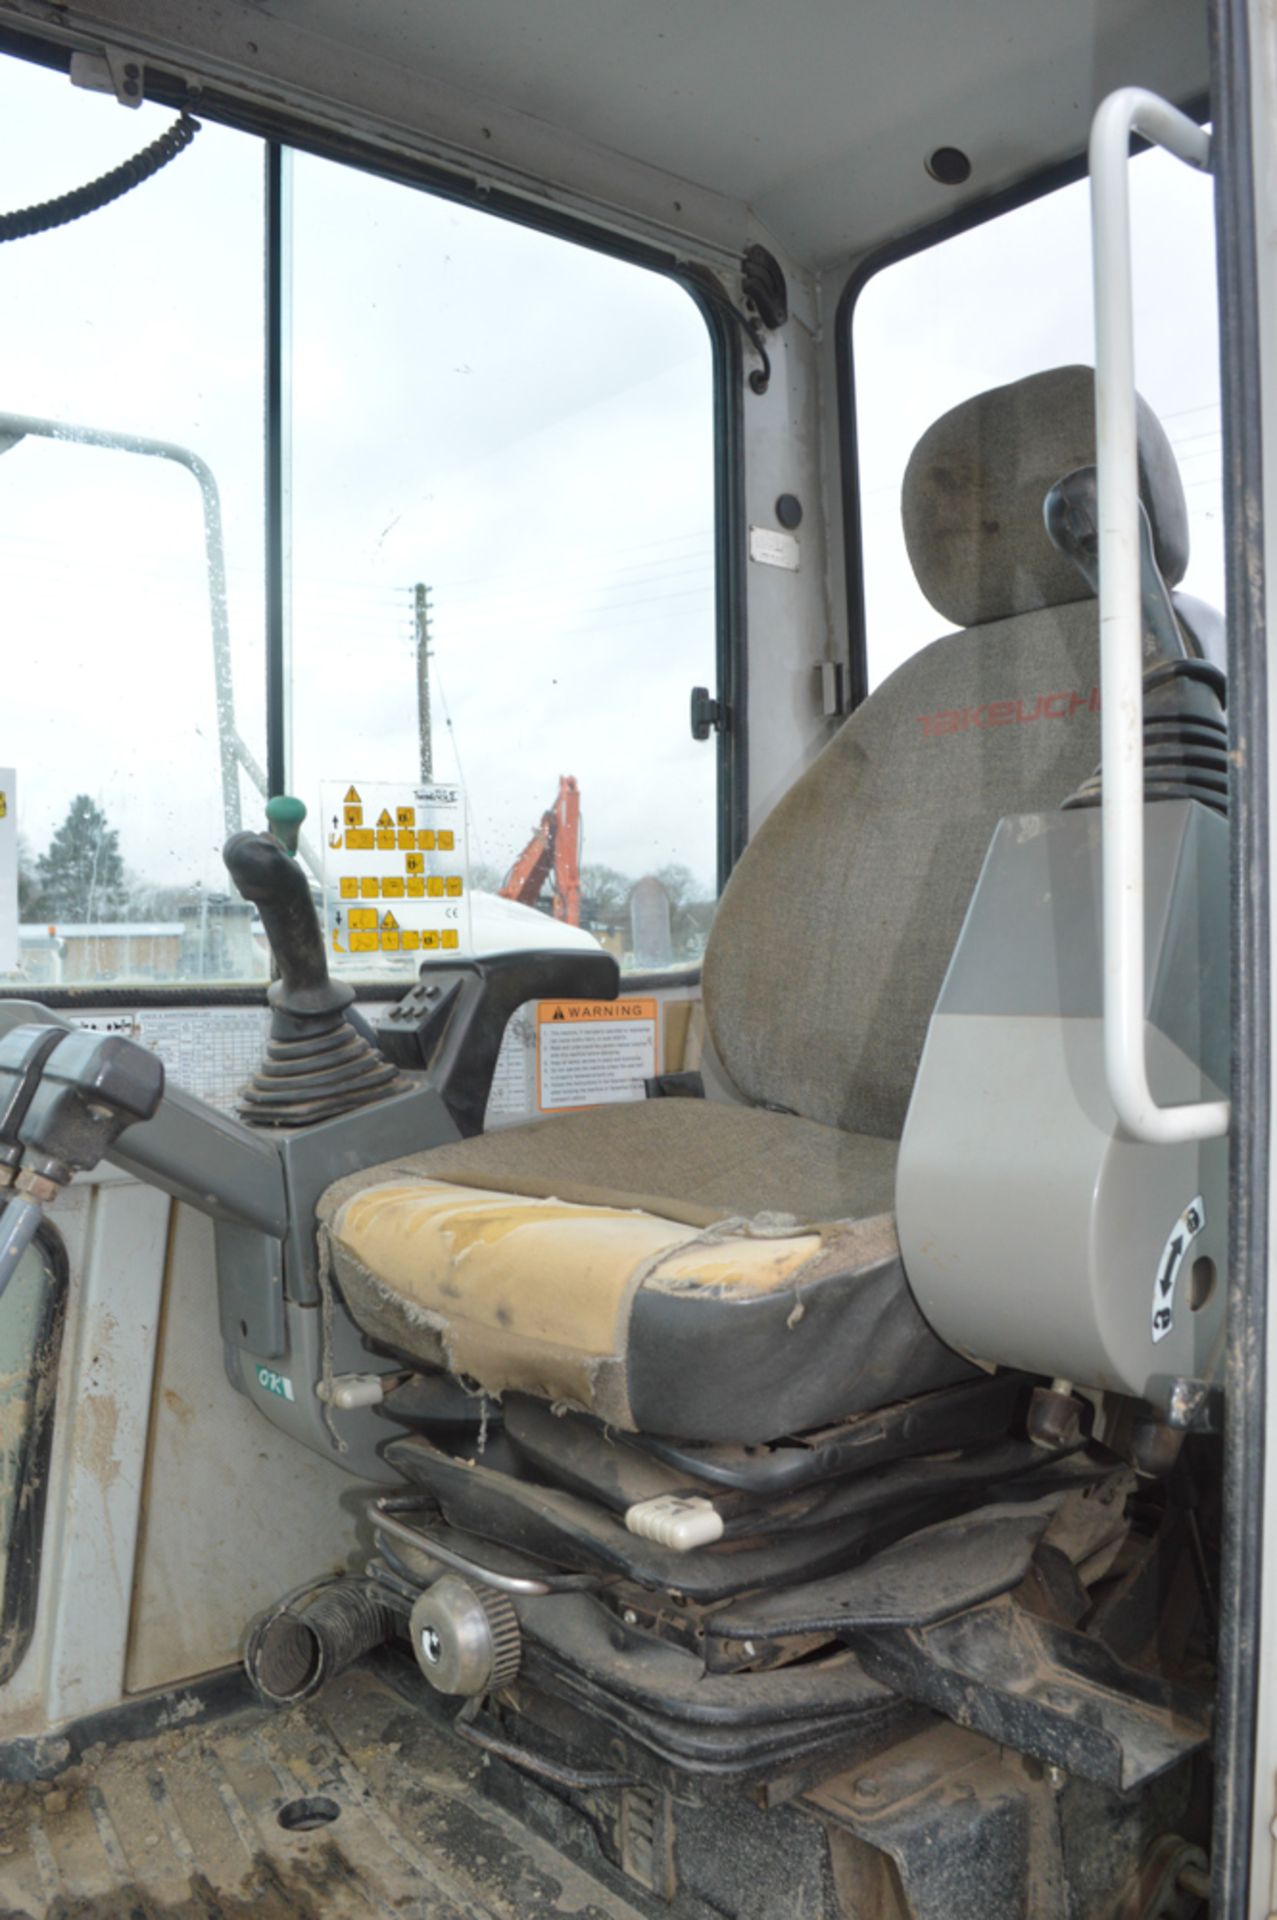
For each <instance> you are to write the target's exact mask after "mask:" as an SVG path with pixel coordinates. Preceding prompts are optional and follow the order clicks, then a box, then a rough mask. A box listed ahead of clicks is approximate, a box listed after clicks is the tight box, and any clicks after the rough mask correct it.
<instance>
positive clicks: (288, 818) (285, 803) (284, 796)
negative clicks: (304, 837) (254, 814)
mask: <svg viewBox="0 0 1277 1920" xmlns="http://www.w3.org/2000/svg"><path fill="white" fill-rule="evenodd" d="M305 818H306V802H305V801H304V800H298V799H297V798H296V797H295V795H293V794H291V793H277V794H274V795H272V797H271V798H270V799H269V800H268V801H267V802H266V822H267V825H268V826H269V828H270V830H271V832H272V834H273V835H274V837H275V838H276V840H278V841H279V844H280V846H281V847H282V848H283V849H284V851H285V853H291V854H292V855H293V857H294V859H295V858H296V856H297V841H298V837H299V836H300V834H301V830H302V821H303V820H304V819H305Z"/></svg>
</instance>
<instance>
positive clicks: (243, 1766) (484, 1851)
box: [0, 1671, 651, 1920]
mask: <svg viewBox="0 0 1277 1920" xmlns="http://www.w3.org/2000/svg"><path fill="white" fill-rule="evenodd" d="M483 1764H484V1762H483V1758H482V1756H481V1755H479V1754H478V1753H476V1752H475V1751H474V1750H473V1749H472V1748H471V1747H469V1746H466V1745H465V1744H463V1743H462V1742H461V1741H460V1740H458V1739H457V1738H456V1737H455V1736H454V1735H452V1734H450V1733H449V1732H448V1731H447V1729H441V1728H440V1727H438V1726H437V1725H436V1724H434V1723H433V1722H432V1721H431V1720H429V1719H428V1718H427V1717H426V1716H425V1715H423V1714H421V1713H420V1712H417V1711H415V1710H414V1709H413V1708H412V1707H411V1706H410V1705H408V1704H407V1702H405V1700H404V1699H403V1697H402V1696H401V1695H400V1694H398V1693H397V1692H396V1691H395V1690H394V1688H393V1687H391V1686H390V1685H388V1684H387V1682H386V1681H385V1680H384V1679H383V1678H381V1677H380V1676H378V1675H377V1674H375V1673H364V1672H360V1671H355V1672H352V1673H350V1674H347V1675H344V1676H342V1678H341V1679H339V1680H336V1681H334V1682H333V1683H332V1684H331V1685H330V1686H329V1687H328V1689H327V1690H326V1691H325V1693H324V1694H322V1695H321V1696H320V1698H319V1699H318V1700H316V1701H312V1702H308V1703H307V1704H306V1705H304V1706H302V1707H296V1708H292V1709H290V1710H288V1711H286V1712H279V1713H270V1712H267V1711H264V1710H258V1709H253V1710H252V1711H251V1712H243V1713H240V1714H238V1715H236V1716H235V1717H233V1718H229V1719H226V1720H223V1721H220V1722H216V1723H212V1724H206V1725H201V1726H199V1727H195V1728H190V1729H187V1730H185V1731H181V1730H179V1731H175V1732H170V1733H164V1734H160V1735H158V1736H156V1737H153V1738H150V1739H146V1740H139V1741H136V1742H133V1743H130V1744H128V1745H122V1746H118V1747H115V1748H112V1749H110V1750H103V1749H100V1748H99V1749H90V1750H89V1751H88V1752H87V1753H86V1754H85V1755H84V1757H83V1759H82V1760H81V1762H80V1763H79V1764H78V1765H76V1766H74V1767H72V1768H70V1769H68V1771H67V1772H66V1773H65V1774H63V1775H62V1776H61V1777H60V1778H59V1779H57V1780H55V1781H54V1782H52V1783H51V1784H50V1783H47V1782H41V1783H39V1784H37V1785H23V1786H4V1787H0V1920H248V1916H250V1915H251V1916H252V1920H369V1916H373V1915H375V1916H378V1917H379V1920H381V1917H382V1916H384V1917H385V1920H515V1916H518V1920H525V1917H526V1916H528V1915H547V1916H564V1920H568V1917H569V1916H571V1917H573V1920H650V1912H651V1910H650V1909H649V1910H647V1911H646V1912H645V1911H644V1910H643V1909H641V1908H639V1907H638V1906H636V1905H634V1904H632V1902H631V1900H630V1898H629V1897H627V1895H626V1894H625V1893H622V1892H620V1891H619V1890H618V1889H617V1887H616V1886H615V1885H613V1884H610V1883H609V1882H608V1880H607V1874H608V1870H607V1869H606V1868H603V1869H601V1873H600V1875H599V1876H597V1877H596V1875H595V1873H593V1872H591V1871H589V1870H587V1869H585V1868H583V1867H581V1866H579V1865H577V1864H575V1863H574V1862H572V1861H570V1860H568V1859H567V1858H565V1856H563V1855H562V1854H560V1853H559V1852H558V1851H557V1850H556V1849H554V1848H553V1847H551V1846H550V1845H549V1844H548V1843H547V1842H546V1841H544V1840H542V1839H540V1838H539V1837H538V1836H537V1835H535V1834H533V1833H531V1832H529V1830H528V1829H527V1828H525V1827H523V1826H521V1825H520V1824H519V1823H518V1822H517V1821H516V1820H514V1819H513V1818H512V1817H511V1816H510V1815H508V1814H507V1813H505V1812H504V1811H503V1810H502V1809H501V1808H500V1807H497V1806H495V1805H494V1804H493V1803H492V1802H491V1800H489V1799H486V1798H485V1797H484V1796H483V1794H482V1792H481V1791H480V1790H479V1788H478V1787H477V1786H476V1785H475V1782H476V1778H477V1776H478V1773H479V1770H480V1769H481V1768H482V1766H483ZM640 1897H641V1896H640Z"/></svg>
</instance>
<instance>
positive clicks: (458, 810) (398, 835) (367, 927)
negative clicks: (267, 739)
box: [321, 780, 472, 973]
mask: <svg viewBox="0 0 1277 1920" xmlns="http://www.w3.org/2000/svg"><path fill="white" fill-rule="evenodd" d="M321 806H322V812H323V821H324V829H325V831H324V912H325V920H326V925H327V931H328V951H329V959H330V962H331V963H332V964H333V966H334V967H335V968H336V969H337V971H338V972H340V971H341V967H342V963H343V962H345V963H346V964H347V965H350V964H352V962H353V964H354V965H355V966H356V967H357V968H358V970H359V971H360V972H361V973H367V971H368V964H369V956H370V955H372V954H376V955H377V956H378V963H379V970H382V969H384V970H386V971H390V972H393V971H395V970H396V969H399V968H402V969H404V970H406V971H410V972H415V970H416V968H417V966H418V965H419V964H420V963H419V960H418V959H417V958H415V957H414V956H418V955H420V954H422V953H431V954H435V955H438V956H440V957H442V955H443V954H445V953H457V954H460V953H467V952H469V951H470V948H471V944H472V943H471V938H470V873H469V867H468V863H467V852H466V806H465V795H464V794H463V793H462V791H461V789H460V788H459V787H455V786H423V787H419V786H414V785H413V784H412V782H411V781H403V782H400V783H395V782H392V781H389V780H360V781H342V780H328V781H325V782H324V783H323V785H322V787H321ZM388 901H393V902H394V906H393V908H390V907H387V906H384V905H376V904H373V905H368V904H366V903H368V902H373V903H379V902H388ZM352 902H355V903H359V904H352Z"/></svg>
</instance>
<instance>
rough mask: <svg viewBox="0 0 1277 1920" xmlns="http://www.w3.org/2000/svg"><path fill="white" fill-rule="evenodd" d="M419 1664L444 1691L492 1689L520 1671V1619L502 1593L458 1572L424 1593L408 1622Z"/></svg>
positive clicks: (428, 1677)
mask: <svg viewBox="0 0 1277 1920" xmlns="http://www.w3.org/2000/svg"><path fill="white" fill-rule="evenodd" d="M409 1631H410V1633H411V1635H412V1650H413V1653H414V1654H415V1655H416V1660H417V1665H418V1666H419V1667H420V1668H421V1671H422V1672H423V1673H424V1674H425V1676H426V1679H427V1680H428V1681H429V1682H430V1684H431V1686H432V1687H435V1688H437V1690H438V1691H439V1692H440V1693H448V1694H464V1695H466V1696H471V1695H474V1694H476V1693H492V1692H494V1691H495V1690H496V1689H497V1688H499V1687H504V1686H508V1685H509V1683H510V1681H511V1680H513V1679H514V1676H515V1674H516V1673H517V1672H518V1671H519V1661H520V1659H521V1657H522V1652H523V1645H522V1638H521V1636H520V1633H519V1617H518V1615H517V1614H516V1612H515V1610H514V1607H513V1605H512V1603H511V1602H510V1601H509V1600H507V1599H506V1597H505V1595H504V1594H503V1593H498V1592H496V1590H495V1588H492V1587H480V1586H471V1584H470V1582H469V1581H468V1580H463V1579H462V1578H461V1577H460V1575H459V1574H455V1573H445V1574H444V1575H443V1577H442V1579H439V1580H436V1581H435V1583H434V1585H433V1586H431V1587H427V1588H426V1591H425V1592H424V1593H422V1594H419V1595H418V1597H417V1600H416V1603H415V1605H414V1606H413V1609H412V1618H411V1621H410V1623H409Z"/></svg>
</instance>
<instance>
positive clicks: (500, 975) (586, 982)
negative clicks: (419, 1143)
mask: <svg viewBox="0 0 1277 1920" xmlns="http://www.w3.org/2000/svg"><path fill="white" fill-rule="evenodd" d="M620 983H621V974H620V968H619V967H618V966H617V964H616V961H615V960H614V959H613V957H612V955H611V954H610V953H604V952H603V950H602V949H601V948H600V950H599V951H598V952H597V953H584V952H580V953H575V952H566V953H565V952H562V951H550V952H548V953H547V952H529V953H497V954H493V955H491V956H490V957H489V958H487V959H482V960H466V961H458V962H456V963H455V964H449V963H448V962H447V961H427V962H426V964H425V965H424V966H423V967H422V969H421V976H420V978H419V980H418V981H417V984H416V986H414V987H413V988H412V989H411V990H410V991H409V992H408V993H406V994H405V995H404V997H403V999H402V1000H400V1001H399V1002H398V1004H397V1005H396V1006H393V1007H391V1008H390V1009H389V1011H388V1012H386V1013H383V1014H382V1016H381V1018H380V1019H379V1020H378V1022H377V1025H376V1036H377V1045H378V1046H379V1047H380V1049H381V1051H382V1053H383V1054H385V1056H386V1058H387V1059H389V1060H393V1061H394V1063H395V1065H396V1066H398V1067H406V1068H410V1069H415V1070H416V1071H417V1072H420V1071H421V1070H422V1068H425V1069H426V1070H427V1071H428V1072H429V1074H430V1077H431V1079H432V1080H433V1082H434V1084H435V1086H436V1087H437V1088H438V1090H439V1093H440V1094H441V1095H442V1097H443V1102H444V1105H445V1106H446V1107H447V1109H448V1111H449V1113H450V1114H451V1115H452V1117H453V1119H454V1120H455V1122H456V1124H457V1126H458V1128H459V1129H460V1131H461V1133H462V1134H466V1135H468V1134H474V1133H482V1131H483V1116H484V1114H485V1112H486V1111H487V1105H488V1095H489V1093H490V1092H491V1090H492V1076H493V1074H494V1073H495V1072H496V1069H497V1055H498V1054H499V1053H500V1051H501V1041H502V1038H503V1036H504V1034H505V1030H506V1023H507V1021H508V1020H509V1018H510V1015H511V1014H512V1013H515V1012H517V1010H518V1009H519V1008H520V1007H521V1006H523V1005H525V1004H526V1002H527V1001H529V1000H615V998H616V995H617V991H618V989H619V987H620Z"/></svg>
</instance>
